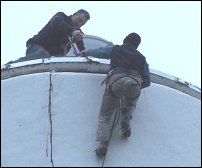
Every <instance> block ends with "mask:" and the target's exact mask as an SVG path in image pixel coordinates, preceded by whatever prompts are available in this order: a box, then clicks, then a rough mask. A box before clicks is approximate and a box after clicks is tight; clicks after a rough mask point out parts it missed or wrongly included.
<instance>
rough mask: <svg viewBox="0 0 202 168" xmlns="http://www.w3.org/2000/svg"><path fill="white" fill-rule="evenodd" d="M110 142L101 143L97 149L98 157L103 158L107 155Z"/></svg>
mask: <svg viewBox="0 0 202 168" xmlns="http://www.w3.org/2000/svg"><path fill="white" fill-rule="evenodd" d="M107 147H108V141H101V143H100V146H98V147H97V149H96V155H97V156H99V157H101V156H105V155H106V153H107Z"/></svg>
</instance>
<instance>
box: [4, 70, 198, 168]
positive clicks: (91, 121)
mask: <svg viewBox="0 0 202 168" xmlns="http://www.w3.org/2000/svg"><path fill="white" fill-rule="evenodd" d="M104 77H105V75H104V74H96V73H81V72H77V73H76V72H44V73H35V74H28V75H22V76H18V77H13V78H10V79H4V80H2V81H1V85H2V86H1V91H2V93H1V104H2V107H1V138H2V142H1V160H2V162H1V165H2V166H15V167H16V166H28V167H29V166H53V165H54V166H101V165H102V161H103V160H102V159H98V158H97V157H96V155H95V152H94V150H95V149H96V147H97V145H98V143H97V142H96V129H97V120H98V114H99V110H100V105H101V100H102V94H103V92H104V87H105V86H101V82H102V80H103V79H104ZM200 124H201V101H200V100H198V99H196V98H194V97H192V96H189V95H187V94H185V93H182V92H180V91H177V90H175V89H172V88H169V87H166V86H163V85H159V84H155V83H152V85H151V87H149V88H146V89H143V90H142V94H141V96H140V99H139V101H138V104H137V108H136V110H135V113H134V117H133V120H132V135H131V137H130V138H129V139H123V138H122V137H121V134H120V124H118V125H117V127H116V128H115V130H114V131H113V135H112V139H111V141H110V144H109V149H108V153H107V156H106V159H105V162H104V166H154V167H155V166H192V167H193V166H201V125H200Z"/></svg>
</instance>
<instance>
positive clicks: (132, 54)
mask: <svg viewBox="0 0 202 168" xmlns="http://www.w3.org/2000/svg"><path fill="white" fill-rule="evenodd" d="M87 55H91V56H94V57H96V58H106V59H110V65H111V70H113V69H116V68H121V69H126V70H135V71H138V72H139V74H140V76H141V78H142V80H143V83H142V86H141V87H142V88H145V87H148V86H150V84H151V81H150V71H149V64H148V63H147V61H146V58H145V57H144V56H143V55H142V54H141V53H140V52H139V51H138V50H137V49H136V48H135V47H134V46H133V45H131V44H123V45H108V46H105V47H100V48H97V49H89V50H87Z"/></svg>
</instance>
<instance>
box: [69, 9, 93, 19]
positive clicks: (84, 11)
mask: <svg viewBox="0 0 202 168" xmlns="http://www.w3.org/2000/svg"><path fill="white" fill-rule="evenodd" d="M77 13H82V14H84V16H85V17H86V19H87V20H89V19H90V14H89V13H88V12H87V11H86V10H84V9H80V10H78V11H77V12H75V13H74V14H73V15H75V14H77Z"/></svg>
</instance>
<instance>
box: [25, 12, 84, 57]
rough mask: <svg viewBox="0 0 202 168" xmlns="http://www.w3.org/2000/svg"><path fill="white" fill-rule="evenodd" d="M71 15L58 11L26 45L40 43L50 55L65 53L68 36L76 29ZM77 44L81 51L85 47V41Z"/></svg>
mask: <svg viewBox="0 0 202 168" xmlns="http://www.w3.org/2000/svg"><path fill="white" fill-rule="evenodd" d="M71 16H72V15H70V16H67V15H65V14H64V13H63V12H58V13H56V14H55V15H54V16H53V17H52V18H51V20H50V21H49V22H48V23H47V24H46V25H45V26H44V28H43V29H42V30H41V31H39V32H38V34H37V35H35V36H34V37H33V38H30V39H29V40H28V41H27V43H26V46H28V45H29V44H38V45H41V46H43V47H44V48H45V49H46V50H47V51H48V52H49V53H50V55H54V56H57V55H63V54H64V48H63V47H64V45H65V44H66V43H67V42H69V39H68V36H70V37H71V35H72V32H73V31H74V30H75V29H74V27H73V26H72V23H71ZM77 45H78V47H79V49H80V51H82V50H84V49H85V47H84V43H83V41H79V42H77ZM69 49H70V48H69Z"/></svg>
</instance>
